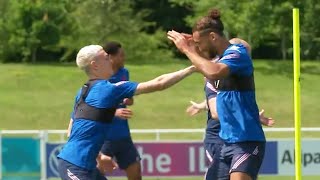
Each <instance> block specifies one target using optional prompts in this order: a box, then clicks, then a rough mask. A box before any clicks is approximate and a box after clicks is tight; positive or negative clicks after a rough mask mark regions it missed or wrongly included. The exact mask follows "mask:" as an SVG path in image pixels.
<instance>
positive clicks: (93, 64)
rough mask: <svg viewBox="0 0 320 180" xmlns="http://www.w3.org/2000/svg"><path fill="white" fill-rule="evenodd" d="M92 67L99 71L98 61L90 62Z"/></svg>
mask: <svg viewBox="0 0 320 180" xmlns="http://www.w3.org/2000/svg"><path fill="white" fill-rule="evenodd" d="M90 66H91V67H92V68H93V69H97V67H98V64H97V62H96V61H90Z"/></svg>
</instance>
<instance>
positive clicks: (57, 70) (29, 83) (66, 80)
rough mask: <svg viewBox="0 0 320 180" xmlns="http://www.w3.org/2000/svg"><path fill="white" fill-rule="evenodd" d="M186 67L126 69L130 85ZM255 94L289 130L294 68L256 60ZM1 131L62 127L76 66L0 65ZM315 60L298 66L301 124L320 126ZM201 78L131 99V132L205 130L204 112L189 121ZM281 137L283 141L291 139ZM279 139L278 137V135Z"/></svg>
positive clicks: (77, 81) (78, 80)
mask: <svg viewBox="0 0 320 180" xmlns="http://www.w3.org/2000/svg"><path fill="white" fill-rule="evenodd" d="M186 66H187V63H181V62H180V63H169V64H163V65H128V66H127V68H128V69H129V70H130V72H131V79H132V80H133V81H138V82H142V81H146V80H149V79H151V78H154V77H156V76H158V75H161V74H163V73H167V72H171V71H175V70H178V69H181V68H183V67H186ZM255 69H256V71H255V79H256V89H257V90H256V95H257V101H258V104H259V107H260V108H264V109H265V110H266V114H267V115H270V116H272V117H273V118H274V119H276V127H293V95H292V94H293V85H292V64H291V63H290V62H288V61H287V62H279V61H271V62H268V61H255ZM0 72H1V74H2V76H1V77H0V87H1V88H0V97H1V98H0V107H1V108H0V114H1V119H0V123H1V129H65V128H66V127H67V124H68V121H69V117H70V112H71V110H72V105H73V102H74V95H75V93H76V91H77V90H78V89H79V88H80V87H81V85H82V83H84V82H85V80H86V77H85V76H84V75H83V73H82V72H81V71H80V70H78V69H77V68H76V67H74V66H70V65H68V66H63V65H58V66H55V65H21V64H1V65H0ZM319 77H320V63H319V62H305V63H302V75H301V87H302V89H301V99H302V100H301V101H302V104H301V106H302V126H304V127H314V126H318V124H317V121H318V114H317V112H319V111H320V106H319V105H318V98H319V96H320V84H319V83H318V80H319ZM203 98H204V95H203V78H202V76H201V75H200V74H195V75H192V76H190V77H188V78H187V79H186V80H184V81H182V82H181V83H179V84H177V85H175V86H174V87H173V88H171V89H168V90H165V91H162V92H157V93H153V94H146V95H140V96H137V97H135V105H134V106H132V109H133V110H134V117H133V118H132V119H130V126H131V128H135V129H137V128H138V129H150V128H203V127H204V126H205V113H203V114H201V115H199V116H196V117H188V116H187V115H186V113H185V108H186V107H187V106H188V105H189V101H190V100H195V101H201V100H203ZM291 135H292V133H288V134H285V135H284V137H288V136H291ZM277 137H278V135H277Z"/></svg>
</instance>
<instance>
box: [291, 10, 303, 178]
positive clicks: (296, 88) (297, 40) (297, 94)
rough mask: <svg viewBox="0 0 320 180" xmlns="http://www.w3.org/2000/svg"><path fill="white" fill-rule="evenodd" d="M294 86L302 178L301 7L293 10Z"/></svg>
mask: <svg viewBox="0 0 320 180" xmlns="http://www.w3.org/2000/svg"><path fill="white" fill-rule="evenodd" d="M292 15H293V77H294V78H293V81H294V82H293V87H294V126H295V133H294V137H295V174H296V180H301V115H300V113H301V109H300V30H299V9H298V8H294V9H293V12H292Z"/></svg>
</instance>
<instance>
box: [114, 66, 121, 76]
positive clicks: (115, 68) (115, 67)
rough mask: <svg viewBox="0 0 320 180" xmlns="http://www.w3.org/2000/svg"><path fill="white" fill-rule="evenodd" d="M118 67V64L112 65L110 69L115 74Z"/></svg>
mask: <svg viewBox="0 0 320 180" xmlns="http://www.w3.org/2000/svg"><path fill="white" fill-rule="evenodd" d="M120 68H121V67H119V66H116V65H112V70H113V72H114V74H116V73H117V72H118V71H119V69H120Z"/></svg>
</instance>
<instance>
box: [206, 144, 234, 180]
mask: <svg viewBox="0 0 320 180" xmlns="http://www.w3.org/2000/svg"><path fill="white" fill-rule="evenodd" d="M222 146H223V142H221V141H219V142H205V143H204V148H205V151H206V156H207V158H208V159H209V161H210V165H209V167H208V169H207V172H206V174H205V180H213V179H218V177H223V176H228V175H229V171H228V170H229V168H225V169H219V164H220V152H221V148H222ZM223 173H225V174H223Z"/></svg>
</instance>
